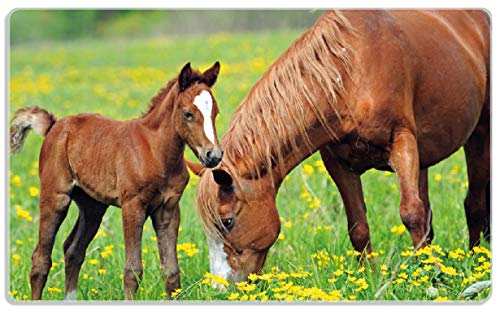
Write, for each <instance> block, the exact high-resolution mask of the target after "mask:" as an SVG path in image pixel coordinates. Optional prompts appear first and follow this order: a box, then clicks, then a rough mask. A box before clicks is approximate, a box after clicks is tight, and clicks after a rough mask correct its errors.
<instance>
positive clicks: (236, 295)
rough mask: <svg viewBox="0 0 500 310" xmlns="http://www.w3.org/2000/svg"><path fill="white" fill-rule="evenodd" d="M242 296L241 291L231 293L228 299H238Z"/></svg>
mask: <svg viewBox="0 0 500 310" xmlns="http://www.w3.org/2000/svg"><path fill="white" fill-rule="evenodd" d="M239 297H240V293H232V294H231V295H229V296H228V297H227V299H228V300H238V298H239Z"/></svg>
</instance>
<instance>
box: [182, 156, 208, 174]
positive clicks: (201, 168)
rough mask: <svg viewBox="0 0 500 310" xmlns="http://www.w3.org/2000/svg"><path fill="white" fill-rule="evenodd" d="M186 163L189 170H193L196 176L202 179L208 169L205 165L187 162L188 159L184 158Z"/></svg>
mask: <svg viewBox="0 0 500 310" xmlns="http://www.w3.org/2000/svg"><path fill="white" fill-rule="evenodd" d="M184 161H185V162H186V164H187V166H188V168H189V170H191V171H192V172H193V173H194V174H196V175H197V176H199V177H201V175H202V174H203V173H204V172H205V170H206V169H207V168H205V167H204V166H203V165H201V164H198V163H195V162H192V161H190V160H187V159H186V158H184Z"/></svg>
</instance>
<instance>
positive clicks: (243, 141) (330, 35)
mask: <svg viewBox="0 0 500 310" xmlns="http://www.w3.org/2000/svg"><path fill="white" fill-rule="evenodd" d="M344 33H348V34H349V33H350V34H353V33H354V30H353V29H352V28H351V25H350V23H349V22H348V21H347V19H346V18H345V17H344V16H343V15H342V14H341V13H340V12H335V11H329V12H326V13H325V14H323V15H322V16H321V17H320V18H319V19H318V21H317V22H316V23H315V24H314V26H313V27H311V28H310V29H308V30H307V31H306V32H304V33H303V34H302V36H301V37H300V38H299V39H297V40H296V41H294V42H293V43H292V45H291V46H290V47H289V48H288V49H287V50H286V51H285V52H284V53H283V54H282V55H281V56H280V57H279V58H278V60H277V61H276V62H275V63H274V64H273V65H272V66H271V67H270V68H269V69H268V70H267V71H266V73H264V75H263V76H262V77H261V78H260V79H259V80H258V81H257V83H256V84H255V85H254V87H253V88H252V89H251V90H250V93H249V94H248V96H247V97H246V98H245V99H244V100H243V102H242V103H241V104H240V106H239V107H238V109H237V110H236V112H235V113H234V115H233V117H232V119H231V123H230V127H229V129H228V131H227V133H226V135H225V136H224V138H223V139H222V141H221V144H222V148H223V150H224V152H225V153H224V159H223V163H225V166H226V167H227V169H228V170H229V173H230V174H231V175H239V176H244V173H250V175H251V176H252V175H253V176H255V177H257V178H259V177H260V176H261V175H262V174H264V173H270V174H271V180H273V179H272V178H273V176H272V174H273V167H274V166H277V167H278V169H280V170H279V171H280V174H282V176H284V172H285V160H284V156H285V155H286V154H285V153H290V152H291V153H294V151H296V150H298V149H299V146H298V145H297V141H296V140H295V138H296V137H302V138H303V140H304V142H305V143H306V144H308V147H310V148H311V151H312V144H311V142H310V140H309V138H308V137H307V132H306V131H307V128H306V127H307V126H308V125H307V124H306V119H305V116H304V114H305V113H304V110H305V108H306V107H305V106H304V103H305V104H307V105H308V106H309V108H310V109H311V110H312V111H313V113H314V114H315V116H316V117H317V119H318V122H319V123H320V124H321V126H323V127H324V128H325V129H326V131H327V133H328V134H329V135H330V136H332V138H335V135H334V133H333V132H332V130H331V129H330V127H329V126H328V124H327V119H326V116H325V113H324V112H325V111H321V110H320V107H319V106H318V103H317V102H316V101H315V100H314V98H316V97H317V95H318V93H319V92H322V93H323V94H324V96H326V100H327V101H328V103H329V104H330V107H331V109H332V110H331V111H330V112H333V113H335V114H336V115H339V111H338V107H337V101H338V98H339V97H342V96H344V92H345V90H344V85H343V81H342V75H341V72H342V71H344V72H346V74H347V75H349V74H350V69H351V59H350V56H351V55H352V49H351V47H350V46H349V45H348V44H347V42H346V40H345V39H344ZM262 137H267V138H262ZM287 148H288V150H287ZM295 153H296V154H299V152H295ZM248 156H251V157H250V158H248ZM241 158H245V159H246V160H245V161H242V160H240V159H241ZM238 161H239V164H242V165H244V168H243V170H244V171H238V170H237V169H238V168H237V167H238V165H237V164H236V163H238ZM209 180H211V176H210V177H205V178H201V180H200V183H199V186H198V192H197V205H198V213H199V214H200V215H201V216H200V218H201V220H202V225H203V227H204V229H205V231H206V232H207V233H209V234H214V235H218V236H219V238H220V239H221V240H224V238H223V236H222V234H221V233H220V232H219V231H218V230H217V229H216V226H215V225H214V223H218V224H219V226H220V227H222V226H221V225H222V222H221V219H220V216H219V213H218V212H217V201H216V195H214V190H216V189H215V182H209ZM234 181H235V182H238V178H236V179H234Z"/></svg>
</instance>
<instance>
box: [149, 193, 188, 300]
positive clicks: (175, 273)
mask: <svg viewBox="0 0 500 310" xmlns="http://www.w3.org/2000/svg"><path fill="white" fill-rule="evenodd" d="M151 220H152V222H153V227H154V229H155V231H156V236H157V242H158V252H159V253H160V260H161V267H162V270H163V280H164V281H166V283H165V291H166V292H167V298H168V299H170V298H171V293H172V292H173V291H175V290H176V289H178V288H180V287H181V281H180V274H179V264H178V262H177V248H176V247H177V234H178V230H179V222H180V209H179V203H178V202H177V203H175V205H174V206H173V207H168V208H167V207H166V206H163V207H160V208H158V209H157V210H155V212H154V213H153V214H152V215H151Z"/></svg>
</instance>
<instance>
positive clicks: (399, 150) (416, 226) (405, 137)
mask: <svg viewBox="0 0 500 310" xmlns="http://www.w3.org/2000/svg"><path fill="white" fill-rule="evenodd" d="M389 161H390V164H391V167H392V169H393V170H394V172H395V173H396V175H397V178H398V182H399V187H400V195H401V202H400V205H399V213H400V216H401V220H402V221H403V223H404V224H405V226H406V228H407V229H408V231H409V232H410V235H411V238H412V239H413V245H414V246H415V248H417V249H418V248H422V247H424V246H426V245H427V244H428V241H427V240H428V233H429V231H428V230H427V225H426V223H427V221H426V210H425V208H424V204H423V202H422V200H421V199H420V197H419V188H418V180H419V176H418V172H419V157H418V148H417V141H416V138H415V135H414V134H413V133H412V132H411V131H409V130H408V129H406V128H400V129H399V130H398V131H395V133H394V136H393V145H392V150H391V151H390V154H389Z"/></svg>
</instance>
